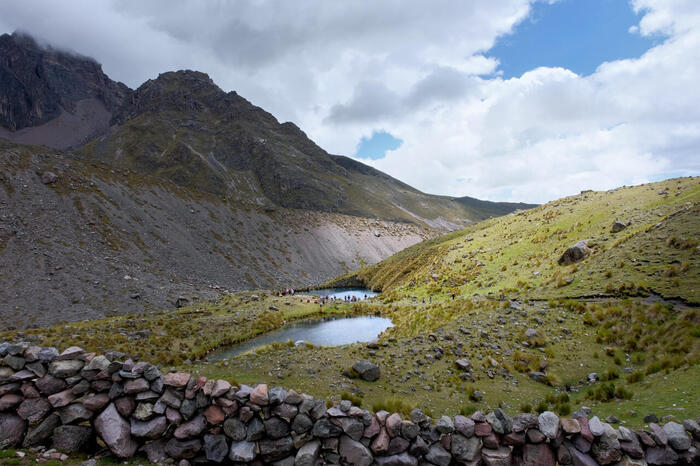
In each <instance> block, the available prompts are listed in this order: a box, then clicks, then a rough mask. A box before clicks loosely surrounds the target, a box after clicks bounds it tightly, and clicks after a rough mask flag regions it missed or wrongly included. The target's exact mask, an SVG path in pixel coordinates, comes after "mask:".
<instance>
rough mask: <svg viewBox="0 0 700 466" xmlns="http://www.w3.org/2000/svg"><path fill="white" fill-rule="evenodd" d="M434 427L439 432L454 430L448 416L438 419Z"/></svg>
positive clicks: (447, 432)
mask: <svg viewBox="0 0 700 466" xmlns="http://www.w3.org/2000/svg"><path fill="white" fill-rule="evenodd" d="M435 427H436V428H437V430H438V432H440V433H441V434H450V433H452V432H454V430H455V425H454V422H452V418H451V417H449V416H442V417H441V418H440V419H438V421H437V424H436V426H435Z"/></svg>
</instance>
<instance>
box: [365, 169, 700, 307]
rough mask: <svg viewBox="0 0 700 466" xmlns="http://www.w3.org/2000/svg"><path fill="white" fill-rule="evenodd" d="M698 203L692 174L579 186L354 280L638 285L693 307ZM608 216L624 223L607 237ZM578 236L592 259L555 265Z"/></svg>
mask: <svg viewBox="0 0 700 466" xmlns="http://www.w3.org/2000/svg"><path fill="white" fill-rule="evenodd" d="M660 191H663V193H664V194H662V195H660V194H659V192H660ZM699 201H700V183H699V180H698V178H684V179H677V180H668V181H664V182H661V183H654V184H649V185H642V186H635V187H629V188H620V189H617V190H615V191H613V192H585V193H581V194H579V195H577V196H572V197H568V198H564V199H561V200H558V201H554V202H551V203H549V204H546V205H543V206H540V207H537V208H534V209H531V210H527V211H522V212H518V213H513V214H510V215H508V216H506V217H503V218H496V219H491V220H488V221H485V222H481V223H478V224H476V225H474V226H473V227H470V228H467V229H466V230H463V231H460V232H456V233H453V234H450V235H447V236H444V237H442V238H440V239H437V240H434V241H430V242H425V243H421V244H418V245H416V246H414V247H412V248H409V249H406V250H404V251H402V252H400V253H398V254H396V255H395V256H392V257H391V258H389V259H387V260H386V261H383V262H381V263H379V264H377V265H376V266H373V267H369V268H367V269H364V270H361V271H360V272H358V273H357V276H358V277H360V278H361V279H362V280H364V281H365V282H366V283H368V285H369V286H370V287H372V288H378V289H382V290H384V291H385V292H389V294H390V295H393V296H396V297H401V296H417V297H425V296H429V295H431V296H433V297H434V299H442V298H444V297H445V296H447V295H450V294H452V293H456V294H461V295H472V294H474V293H479V294H488V293H495V294H501V293H511V294H517V295H518V296H521V297H527V298H540V299H542V298H545V299H546V298H549V297H567V296H569V297H578V296H590V295H615V294H617V293H618V292H620V291H628V292H630V291H631V292H632V293H634V291H635V290H638V289H640V288H641V289H645V290H652V291H654V292H656V293H658V294H661V295H664V296H667V297H680V298H683V299H685V300H689V301H692V302H695V303H697V302H698V301H699V300H700V274H698V265H700V264H699V262H698V260H699V256H698V250H697V249H696V246H697V244H698V243H697V241H698V238H697V236H698V231H700V215H698V214H699V213H700V207H699V206H698V202H699ZM615 220H620V221H623V222H631V225H630V226H629V227H628V228H626V229H625V230H623V231H622V232H619V233H611V231H610V227H611V225H612V223H613V222H614V221H615ZM584 239H590V240H592V241H591V243H590V244H592V245H594V248H593V251H594V252H593V255H592V257H589V258H587V259H586V260H584V261H582V262H580V263H578V264H576V265H573V266H566V267H562V266H559V265H558V264H557V260H558V259H559V257H560V256H561V254H562V252H563V251H564V250H565V249H566V248H567V247H568V246H570V245H572V244H574V243H576V242H577V241H580V240H584ZM567 278H568V279H573V281H572V282H571V283H570V284H568V285H566V286H562V285H564V284H565V283H566V281H565V280H564V279H567Z"/></svg>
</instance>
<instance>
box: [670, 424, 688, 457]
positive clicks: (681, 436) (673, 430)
mask: <svg viewBox="0 0 700 466" xmlns="http://www.w3.org/2000/svg"><path fill="white" fill-rule="evenodd" d="M663 430H664V432H665V433H666V436H667V437H668V444H669V445H671V447H673V449H674V450H677V451H685V450H687V449H689V448H690V445H691V443H690V437H688V434H686V433H685V427H683V426H682V425H680V424H678V423H676V422H673V421H671V422H667V423H666V424H664V427H663Z"/></svg>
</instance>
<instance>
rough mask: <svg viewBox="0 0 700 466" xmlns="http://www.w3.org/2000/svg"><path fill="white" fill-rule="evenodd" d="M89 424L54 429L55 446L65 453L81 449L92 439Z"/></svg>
mask: <svg viewBox="0 0 700 466" xmlns="http://www.w3.org/2000/svg"><path fill="white" fill-rule="evenodd" d="M92 436H93V433H92V428H91V427H89V426H59V427H57V428H56V429H54V431H53V447H54V448H55V449H57V450H60V451H63V452H65V453H75V452H77V451H81V450H83V449H84V447H85V446H86V445H87V444H88V443H89V442H90V441H91V440H92Z"/></svg>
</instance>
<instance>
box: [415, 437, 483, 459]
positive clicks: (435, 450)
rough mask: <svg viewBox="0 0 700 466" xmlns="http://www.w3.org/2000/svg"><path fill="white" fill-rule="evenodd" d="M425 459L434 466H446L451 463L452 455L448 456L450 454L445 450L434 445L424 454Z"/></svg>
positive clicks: (438, 445)
mask: <svg viewBox="0 0 700 466" xmlns="http://www.w3.org/2000/svg"><path fill="white" fill-rule="evenodd" d="M477 440H478V439H477ZM425 459H426V460H428V461H430V462H431V463H432V464H434V465H436V466H448V465H449V464H450V462H451V461H452V455H450V453H449V452H448V451H447V450H445V449H444V448H443V447H442V445H440V444H439V443H436V444H433V445H432V446H431V447H430V448H428V453H426V454H425Z"/></svg>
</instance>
